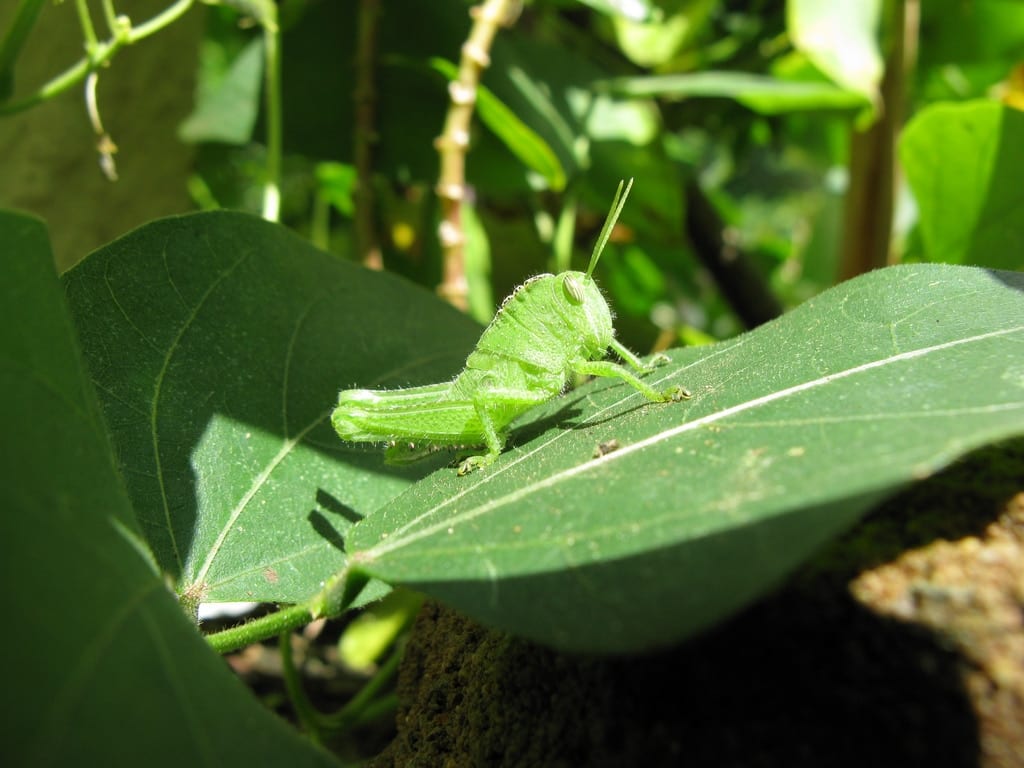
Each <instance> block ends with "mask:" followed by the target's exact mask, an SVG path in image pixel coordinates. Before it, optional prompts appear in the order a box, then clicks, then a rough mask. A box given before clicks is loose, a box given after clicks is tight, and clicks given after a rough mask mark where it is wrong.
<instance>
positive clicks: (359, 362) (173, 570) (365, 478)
mask: <svg viewBox="0 0 1024 768" xmlns="http://www.w3.org/2000/svg"><path fill="white" fill-rule="evenodd" d="M65 285H66V289H67V296H68V300H69V301H70V304H71V309H72V312H73V314H74V316H75V320H76V323H77V325H78V328H79V331H80V334H81V337H82V340H83V346H84V349H85V354H86V358H87V362H88V364H89V368H90V371H91V373H92V375H93V378H94V380H95V382H96V384H97V387H98V388H99V392H100V399H101V402H102V405H103V410H104V413H105V415H106V418H107V422H108V424H109V425H110V428H111V430H112V433H113V437H114V442H115V445H116V446H117V452H118V455H119V457H120V459H121V462H122V465H123V472H124V475H125V478H126V480H127V484H128V491H129V493H130V495H131V498H132V501H133V505H134V507H135V512H136V516H137V518H138V520H139V524H140V526H141V528H142V531H143V533H144V535H145V537H146V539H147V540H148V541H149V543H150V546H151V547H152V548H153V551H154V552H155V553H156V558H157V561H158V562H159V565H160V567H161V569H162V570H164V571H165V572H167V573H168V574H169V575H170V576H171V577H172V579H173V580H174V583H175V585H176V588H177V590H178V592H179V593H180V594H182V595H184V596H186V597H188V598H189V599H192V600H195V599H199V600H208V601H227V600H262V601H280V602H297V601H300V600H302V599H304V598H306V597H308V596H310V595H312V594H313V593H315V592H316V591H317V590H318V588H319V586H320V584H321V582H322V581H323V580H324V579H325V578H326V577H327V576H329V575H330V574H332V573H334V572H335V571H337V570H339V569H340V568H341V567H343V565H344V563H345V556H344V552H343V549H342V541H343V538H344V536H345V535H346V532H347V530H348V528H349V526H350V525H351V524H352V522H353V521H355V520H357V519H359V518H361V517H362V516H364V515H366V514H368V513H370V512H372V511H373V510H375V509H376V508H377V507H378V506H380V505H381V504H382V503H384V502H385V501H387V500H388V499H390V498H391V497H392V496H394V495H395V494H396V493H398V492H399V491H400V490H401V489H403V488H404V487H405V486H406V485H407V484H408V483H409V482H410V481H411V480H413V479H415V478H417V477H419V476H422V474H424V473H425V472H426V471H427V470H428V469H429V467H427V468H413V469H411V470H403V471H398V470H390V469H385V468H383V467H382V466H381V459H380V456H379V452H378V451H375V450H372V449H367V448H360V447H352V446H347V445H345V444H343V443H342V442H341V441H340V440H339V439H338V438H337V436H336V435H335V434H334V432H333V430H331V428H330V425H329V424H328V422H327V416H328V414H329V413H330V411H331V409H332V406H333V404H334V402H335V400H336V398H337V391H338V390H339V389H341V388H344V387H349V386H354V385H367V386H375V385H380V386H402V385H407V384H423V383H429V382H430V381H434V380H443V379H444V378H446V377H448V376H450V375H451V374H452V373H453V372H455V371H456V370H458V368H459V367H460V366H461V363H462V361H463V360H464V359H465V356H466V354H467V351H468V349H469V348H470V347H471V346H472V344H473V342H474V341H475V340H476V338H477V336H478V335H479V326H477V325H476V324H475V323H473V322H471V321H470V320H468V319H467V318H465V317H463V316H461V315H459V314H458V313H457V312H455V311H454V310H452V309H450V308H448V307H446V306H445V305H443V304H442V303H441V302H439V301H438V300H437V299H436V298H435V297H433V296H431V295H430V294H429V293H427V292H426V291H423V290H422V289H419V288H414V287H412V286H410V285H409V284H408V283H406V282H404V281H403V280H401V279H399V278H396V277H394V276H392V275H387V274H380V273H374V272H369V271H367V270H364V269H362V268H361V267H358V266H355V265H353V264H350V263H348V262H344V261H341V260H339V259H336V258H333V257H331V256H329V255H327V254H325V253H322V252H320V251H317V250H315V249H313V248H312V247H311V246H309V245H308V244H307V243H305V242H304V241H302V240H301V239H299V238H298V237H296V236H295V235H293V234H291V233H290V232H288V231H287V230H285V229H283V228H281V227H278V226H275V225H272V224H268V223H266V222H263V221H260V220H258V219H255V218H252V217H249V216H245V215H242V214H232V213H212V214H198V215H193V216H185V217H181V218H173V219H167V220H163V221H159V222H155V223H152V224H149V225H147V226H145V227H143V228H141V229H139V230H137V231H136V232H134V233H132V234H130V235H128V236H126V237H124V238H122V239H120V240H118V241H116V242H114V243H113V244H111V245H110V246H108V247H106V248H104V249H102V250H100V251H97V252H96V253H94V254H92V255H91V256H89V257H88V258H87V259H86V260H85V261H83V262H82V263H81V264H80V265H79V266H77V267H76V268H75V269H74V270H72V271H71V272H69V273H68V274H67V276H66V279H65Z"/></svg>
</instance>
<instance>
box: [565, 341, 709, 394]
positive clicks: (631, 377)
mask: <svg viewBox="0 0 1024 768" xmlns="http://www.w3.org/2000/svg"><path fill="white" fill-rule="evenodd" d="M619 346H621V345H619ZM614 348H615V346H614V345H613V349H614ZM622 349H623V350H624V351H626V352H627V354H629V355H630V357H631V358H632V361H635V362H636V363H637V366H636V367H637V368H638V370H640V371H642V372H643V373H647V372H649V371H651V370H653V367H651V368H648V367H646V366H644V365H643V363H642V362H641V361H640V359H639V358H637V357H636V356H635V355H633V353H631V352H629V351H628V350H626V349H625V347H622ZM615 351H616V352H619V350H618V349H615ZM620 354H621V353H620ZM623 359H627V360H628V358H623ZM632 361H630V362H632ZM572 369H573V371H575V372H576V373H578V374H581V375H584V376H608V377H611V378H616V379H621V380H622V381H624V382H626V383H627V384H629V385H630V386H631V387H633V389H635V390H636V391H637V392H639V393H640V394H642V395H643V396H644V397H646V398H647V399H648V400H650V401H651V402H654V403H667V402H679V401H680V400H688V399H689V398H690V397H692V395H691V393H690V390H688V389H686V387H681V386H679V385H676V386H672V387H669V388H668V389H666V390H665V391H664V392H659V391H658V390H656V389H655V388H654V387H652V386H651V385H650V384H648V383H646V382H645V381H643V380H641V379H640V377H638V376H637V375H636V374H635V373H632V372H631V371H629V370H627V369H625V368H623V367H622V366H621V365H617V364H616V363H613V362H610V361H608V360H581V361H579V362H577V363H575V364H574V365H573V367H572Z"/></svg>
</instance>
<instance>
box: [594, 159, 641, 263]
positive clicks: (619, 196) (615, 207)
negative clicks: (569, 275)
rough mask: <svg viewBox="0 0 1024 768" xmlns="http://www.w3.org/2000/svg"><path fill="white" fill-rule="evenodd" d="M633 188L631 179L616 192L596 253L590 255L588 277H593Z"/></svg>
mask: <svg viewBox="0 0 1024 768" xmlns="http://www.w3.org/2000/svg"><path fill="white" fill-rule="evenodd" d="M623 184H625V185H626V188H625V190H623V188H622V185H623ZM632 188H633V179H632V178H631V179H630V180H629V181H628V182H626V181H620V182H619V187H618V189H616V190H615V197H614V199H613V200H612V209H611V210H610V211H608V218H607V219H605V220H604V226H603V227H601V234H600V235H599V236H598V238H597V244H596V245H595V246H594V252H593V253H592V254H591V255H590V266H589V267H587V277H588V278H589V277H590V276H591V273H593V271H594V267H596V266H597V260H598V259H600V258H601V251H603V250H604V247H605V245H606V244H607V243H608V238H609V236H610V235H611V233H612V229H613V228H614V227H615V222H616V221H618V220H619V214H620V213H622V208H623V206H625V205H626V198H627V197H629V190H631V189H632Z"/></svg>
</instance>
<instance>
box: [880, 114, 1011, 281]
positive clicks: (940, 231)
mask: <svg viewBox="0 0 1024 768" xmlns="http://www.w3.org/2000/svg"><path fill="white" fill-rule="evenodd" d="M900 159H901V161H902V162H903V168H904V170H905V171H906V174H907V181H908V182H909V183H910V186H911V189H913V191H914V197H915V198H916V199H917V205H918V209H919V216H920V222H919V226H920V228H921V239H922V241H923V243H924V248H925V255H926V257H927V258H928V259H929V260H930V261H945V262H953V263H959V264H978V265H982V266H989V267H999V268H1009V269H1020V268H1022V267H1024V215H1022V213H1021V212H1022V211H1024V184H1022V183H1021V179H1024V112H1021V111H1019V110H1016V109H1011V108H1009V107H1004V106H1002V105H1001V104H998V103H996V102H992V101H974V102H968V103H964V104H939V105H935V106H933V107H929V108H927V109H925V110H923V111H922V112H921V113H919V114H918V115H917V116H916V117H915V118H914V119H913V120H912V121H911V122H910V124H909V125H908V126H907V128H906V130H905V131H904V132H903V136H902V137H901V139H900Z"/></svg>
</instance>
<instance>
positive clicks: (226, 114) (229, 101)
mask: <svg viewBox="0 0 1024 768" xmlns="http://www.w3.org/2000/svg"><path fill="white" fill-rule="evenodd" d="M228 56H231V58H230V60H226V57H228ZM199 77H200V79H199V88H198V93H197V94H196V106H195V109H194V110H193V111H192V114H191V115H189V116H188V117H187V118H185V120H184V122H182V124H181V125H180V126H179V127H178V136H179V138H180V139H181V140H182V141H186V142H200V141H212V142H223V143H225V144H245V143H247V142H248V141H249V140H250V139H251V138H252V129H253V126H254V125H255V124H256V115H257V113H258V112H259V107H260V94H261V93H262V90H261V86H262V83H263V40H262V39H261V38H255V39H253V40H250V41H249V43H248V44H247V45H246V46H245V47H244V48H242V49H241V50H240V51H239V52H238V53H237V54H231V53H229V51H227V50H226V48H225V47H224V46H221V45H220V44H219V43H218V42H217V41H216V40H207V41H205V42H204V43H203V49H202V54H201V63H200V70H199Z"/></svg>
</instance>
